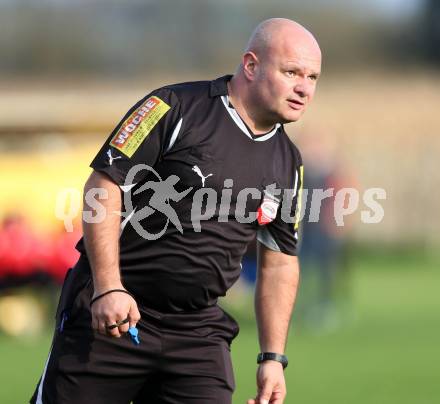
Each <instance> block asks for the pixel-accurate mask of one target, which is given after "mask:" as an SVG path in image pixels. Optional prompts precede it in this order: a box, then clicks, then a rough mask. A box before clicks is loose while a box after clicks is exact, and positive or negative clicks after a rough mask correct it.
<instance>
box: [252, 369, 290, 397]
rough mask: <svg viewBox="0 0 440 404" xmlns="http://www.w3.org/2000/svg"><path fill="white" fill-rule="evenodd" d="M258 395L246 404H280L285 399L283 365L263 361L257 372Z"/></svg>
mask: <svg viewBox="0 0 440 404" xmlns="http://www.w3.org/2000/svg"><path fill="white" fill-rule="evenodd" d="M257 387H258V394H257V397H255V399H249V400H248V402H247V404H268V403H270V404H282V403H283V401H284V398H285V397H286V382H285V380H284V371H283V365H282V364H281V363H279V362H275V361H265V362H262V363H261V364H260V366H259V367H258V370H257Z"/></svg>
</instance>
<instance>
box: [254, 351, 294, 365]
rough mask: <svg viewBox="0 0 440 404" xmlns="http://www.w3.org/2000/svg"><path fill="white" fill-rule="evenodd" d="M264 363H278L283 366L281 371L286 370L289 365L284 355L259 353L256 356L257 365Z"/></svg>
mask: <svg viewBox="0 0 440 404" xmlns="http://www.w3.org/2000/svg"><path fill="white" fill-rule="evenodd" d="M264 361H276V362H280V363H281V364H282V365H283V369H285V368H287V365H288V363H289V361H288V360H287V356H286V355H281V354H277V353H274V352H260V353H259V354H258V356H257V363H258V364H260V363H261V362H264Z"/></svg>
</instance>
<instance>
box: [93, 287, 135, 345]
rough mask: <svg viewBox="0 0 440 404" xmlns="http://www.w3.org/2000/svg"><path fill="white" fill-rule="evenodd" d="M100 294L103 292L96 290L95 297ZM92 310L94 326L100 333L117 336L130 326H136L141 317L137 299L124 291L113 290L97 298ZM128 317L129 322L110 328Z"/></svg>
mask: <svg viewBox="0 0 440 404" xmlns="http://www.w3.org/2000/svg"><path fill="white" fill-rule="evenodd" d="M103 292H105V291H103ZM103 292H102V293H103ZM100 294H101V292H99V293H98V292H97V291H95V293H94V295H93V297H96V296H99V295H100ZM91 312H92V328H93V329H94V330H96V331H98V332H99V333H100V334H103V335H109V336H112V337H116V338H119V337H120V336H121V335H122V334H125V333H126V332H127V331H128V329H129V327H135V326H136V324H137V322H138V321H139V320H140V318H141V315H140V313H139V310H138V307H137V304H136V301H135V300H134V299H133V298H132V297H131V296H130V295H129V294H127V293H122V292H112V293H109V294H108V295H105V296H103V297H101V298H100V299H98V300H96V302H95V303H93V305H92V307H91ZM126 318H128V323H125V324H122V325H120V326H119V327H115V328H113V329H108V326H110V325H112V324H116V323H118V322H120V321H122V320H125V319H126Z"/></svg>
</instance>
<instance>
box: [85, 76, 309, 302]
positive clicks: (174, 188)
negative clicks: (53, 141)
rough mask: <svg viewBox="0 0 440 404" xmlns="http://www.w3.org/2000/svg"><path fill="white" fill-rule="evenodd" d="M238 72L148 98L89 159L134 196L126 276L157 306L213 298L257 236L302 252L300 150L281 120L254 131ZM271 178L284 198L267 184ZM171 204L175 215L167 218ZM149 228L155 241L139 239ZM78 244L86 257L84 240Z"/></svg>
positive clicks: (128, 217) (124, 235) (123, 255)
mask: <svg viewBox="0 0 440 404" xmlns="http://www.w3.org/2000/svg"><path fill="white" fill-rule="evenodd" d="M230 78H231V76H224V77H221V78H218V79H216V80H213V81H199V82H190V83H181V84H175V85H170V86H166V87H162V88H160V89H158V90H155V91H153V92H152V93H150V94H148V95H147V96H146V97H144V98H143V99H142V100H140V101H139V102H138V103H137V104H136V105H134V106H133V108H131V109H130V110H129V111H128V113H127V115H126V116H125V117H124V118H123V120H122V121H121V122H120V123H119V124H118V126H117V127H116V128H115V130H114V131H113V132H112V134H111V135H110V137H109V139H108V140H107V141H106V142H105V144H104V145H103V147H102V148H101V150H100V151H99V153H98V154H97V156H96V157H95V159H94V160H93V162H92V163H91V167H92V168H94V169H95V170H97V171H100V172H103V173H105V174H107V175H108V176H109V177H110V178H111V179H113V181H115V182H116V183H117V184H119V185H120V186H121V189H122V191H123V195H124V197H125V198H126V197H128V196H130V197H131V201H128V202H127V200H126V199H125V200H124V206H123V211H125V216H123V217H122V219H121V236H120V268H121V274H122V281H123V283H124V285H125V287H126V288H127V289H128V290H130V291H131V292H132V293H133V294H134V295H135V296H136V297H137V299H138V300H139V301H140V302H142V303H144V304H146V305H148V306H150V307H152V308H156V309H159V310H163V311H181V310H192V309H198V308H203V307H206V306H210V305H212V304H215V302H216V300H217V298H218V296H223V295H224V294H225V293H226V291H227V289H229V288H230V287H231V286H232V284H233V283H234V282H235V281H236V280H237V278H238V277H239V275H240V270H241V259H242V256H243V254H244V253H245V251H246V247H247V244H248V243H249V242H250V241H251V240H252V239H253V238H254V236H255V234H257V238H258V240H259V241H260V242H261V243H263V244H264V245H266V246H267V247H269V248H271V249H273V250H277V251H281V252H283V253H285V254H290V255H296V252H297V238H298V235H297V220H296V219H295V214H296V213H297V210H299V209H297V208H298V205H299V204H300V201H299V200H300V191H299V190H300V188H301V183H302V163H301V157H300V154H299V152H298V150H297V148H296V147H295V146H294V144H293V143H292V142H291V141H290V139H289V138H288V137H287V135H286V133H285V131H284V128H283V126H282V125H280V124H277V125H276V126H275V127H274V128H273V130H272V131H270V132H269V133H267V134H264V135H260V136H254V135H253V134H252V133H250V131H249V129H248V128H247V126H246V125H245V124H244V122H243V121H242V120H241V118H240V116H239V115H238V113H237V112H236V110H235V109H234V108H233V107H232V106H231V104H230V103H229V99H228V90H227V82H228V80H230ZM139 164H141V165H148V166H150V167H152V168H153V169H154V171H153V170H150V169H148V168H145V166H139ZM139 167H140V169H139ZM131 169H134V170H138V171H137V172H136V173H135V174H134V175H132V174H133V171H130V170H131ZM127 174H129V175H128V177H127ZM158 177H160V178H161V179H162V180H163V181H165V180H167V182H168V181H169V185H170V187H171V188H168V191H169V192H168V194H166V195H167V196H168V198H165V197H164V193H163V192H164V191H163V189H164V188H162V192H155V191H154V190H153V188H154V187H155V186H156V185H157V184H158V183H159V179H158ZM231 180H232V181H231ZM272 184H273V186H275V187H276V188H277V189H279V190H280V193H279V194H277V193H276V192H273V190H271V188H267V187H268V186H270V185H272ZM285 189H290V190H292V191H291V192H290V193H284V192H283V190H285ZM156 191H157V189H156ZM240 191H241V193H240ZM287 199H288V200H287ZM194 201H199V202H201V208H200V203H199V204H197V202H196V203H195V202H194ZM240 201H241V203H240ZM243 201H245V202H246V203H245V204H244V203H243ZM170 207H171V208H172V210H173V211H174V212H175V214H176V215H174V216H173V215H169V214H168V213H169V211H170V210H169V208H170ZM282 207H283V209H281V208H282ZM199 208H200V209H199ZM167 209H168V211H167V212H168V213H166V212H165V214H164V211H165V210H167ZM161 211H162V212H161ZM139 212H141V213H139ZM252 212H254V213H256V214H252ZM139 214H142V216H143V217H144V218H140V217H139ZM136 215H138V216H136ZM237 217H239V218H241V219H240V220H237ZM176 218H177V220H176ZM203 218H205V220H199V219H203ZM242 218H244V219H245V220H243V219H242ZM143 230H145V232H148V235H155V237H151V236H148V237H147V238H145V235H144V236H141V235H140V232H142V231H143ZM142 234H145V233H142ZM159 234H161V236H160V237H158V235H159ZM153 238H155V239H153ZM77 248H78V250H79V251H80V252H82V253H84V254H85V250H84V245H83V242H82V240H80V242H79V243H78V246H77Z"/></svg>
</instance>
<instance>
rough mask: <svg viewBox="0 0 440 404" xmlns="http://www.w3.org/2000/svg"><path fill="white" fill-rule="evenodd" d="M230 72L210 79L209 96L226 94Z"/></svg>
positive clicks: (230, 76)
mask: <svg viewBox="0 0 440 404" xmlns="http://www.w3.org/2000/svg"><path fill="white" fill-rule="evenodd" d="M231 78H232V74H227V75H226V76H222V77H219V78H218V79H215V80H212V81H211V86H210V89H209V96H210V97H218V96H219V95H228V81H229V80H231Z"/></svg>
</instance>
